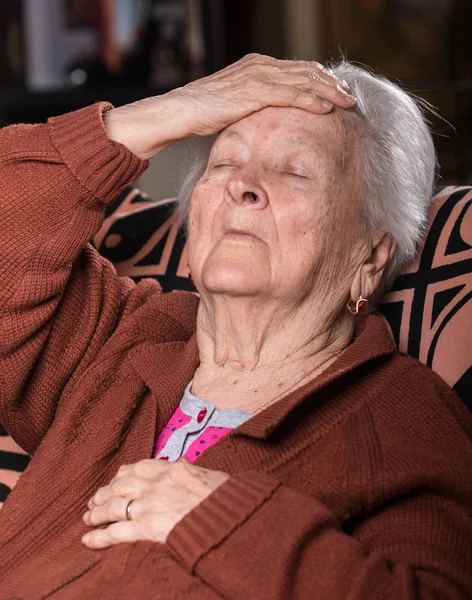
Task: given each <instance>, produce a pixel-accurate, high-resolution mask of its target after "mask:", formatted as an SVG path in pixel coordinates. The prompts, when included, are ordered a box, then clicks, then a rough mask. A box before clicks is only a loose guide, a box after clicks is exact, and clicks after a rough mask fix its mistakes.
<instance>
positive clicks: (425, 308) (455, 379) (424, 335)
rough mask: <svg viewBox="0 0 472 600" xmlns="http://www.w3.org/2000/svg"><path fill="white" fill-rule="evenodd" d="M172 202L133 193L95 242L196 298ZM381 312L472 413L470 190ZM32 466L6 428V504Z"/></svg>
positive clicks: (1, 450)
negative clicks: (28, 463) (25, 472)
mask: <svg viewBox="0 0 472 600" xmlns="http://www.w3.org/2000/svg"><path fill="white" fill-rule="evenodd" d="M174 203H175V198H171V199H168V200H161V201H153V200H152V199H151V198H149V197H148V196H146V195H145V194H143V193H141V192H140V191H139V190H137V189H136V188H129V189H127V190H125V191H124V192H123V193H122V194H120V196H119V197H118V198H117V199H116V201H115V202H114V204H113V205H112V206H111V207H109V208H108V209H107V212H106V215H105V221H104V223H103V226H102V228H101V229H100V231H99V232H98V234H97V235H96V236H95V238H94V240H93V242H94V244H95V247H96V248H97V249H98V250H99V251H100V252H101V254H102V255H103V256H105V257H106V258H108V259H109V260H110V261H111V262H113V263H114V264H115V267H116V269H117V272H118V274H119V275H127V276H129V277H132V278H133V279H134V280H135V281H139V279H142V278H143V277H155V278H157V279H158V280H159V282H160V284H161V285H162V287H163V289H164V291H166V292H168V291H172V290H188V291H194V287H193V286H192V284H191V283H190V281H189V279H188V253H187V244H186V240H185V237H184V236H183V235H182V233H181V232H180V231H179V226H178V222H177V219H176V216H175V215H174V214H173V213H172V210H173V206H174ZM380 311H381V312H382V313H383V314H384V315H385V317H386V318H387V320H388V322H389V324H390V327H391V329H392V332H393V335H394V337H395V339H396V341H397V344H398V346H399V348H400V350H401V351H402V352H407V353H408V354H410V355H412V356H414V357H416V358H418V359H419V360H420V361H422V362H423V363H425V364H426V365H428V366H429V367H431V368H432V369H433V370H434V371H436V372H437V373H438V374H439V375H440V376H441V377H442V378H443V379H444V380H445V381H446V382H447V383H448V384H449V385H450V386H451V387H453V388H454V389H455V391H456V392H457V393H458V394H459V396H461V398H462V399H463V401H464V402H465V403H466V404H467V405H468V407H469V408H470V409H471V410H472V188H470V187H448V188H444V189H443V190H440V191H439V193H438V194H437V196H436V197H435V199H434V202H433V205H432V210H431V215H430V228H429V233H428V236H427V238H426V241H425V244H424V246H423V247H422V248H421V249H420V251H419V253H418V256H417V258H416V260H415V261H414V262H413V263H412V264H411V265H410V266H409V267H408V268H407V269H405V271H404V272H403V274H401V275H400V276H399V277H398V278H397V279H396V281H395V283H394V285H393V286H392V289H391V291H390V292H389V293H388V294H387V296H386V297H385V299H384V302H383V304H382V305H381V306H380ZM27 462H28V458H27V456H25V454H24V453H23V452H22V451H21V450H20V449H19V448H18V446H16V444H14V442H13V441H12V440H11V438H9V437H8V436H7V435H6V432H3V433H2V430H1V429H0V503H1V502H2V501H3V500H4V499H5V498H6V495H7V494H8V492H9V490H10V488H12V487H13V485H14V484H15V483H16V480H17V479H18V477H19V474H20V473H21V471H23V470H24V468H25V467H26V464H27Z"/></svg>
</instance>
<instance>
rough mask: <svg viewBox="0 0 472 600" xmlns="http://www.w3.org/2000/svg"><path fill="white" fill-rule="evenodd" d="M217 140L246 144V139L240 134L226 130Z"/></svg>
mask: <svg viewBox="0 0 472 600" xmlns="http://www.w3.org/2000/svg"><path fill="white" fill-rule="evenodd" d="M218 139H230V140H236V141H238V142H243V143H246V138H245V137H244V136H243V135H242V134H241V133H239V132H238V131H228V130H227V129H225V130H224V131H222V132H221V133H220V135H219V136H218Z"/></svg>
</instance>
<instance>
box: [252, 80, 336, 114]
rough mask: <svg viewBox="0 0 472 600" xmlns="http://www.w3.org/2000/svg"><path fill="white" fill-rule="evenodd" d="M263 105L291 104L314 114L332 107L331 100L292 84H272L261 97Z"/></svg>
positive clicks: (329, 109) (328, 110) (326, 111)
mask: <svg viewBox="0 0 472 600" xmlns="http://www.w3.org/2000/svg"><path fill="white" fill-rule="evenodd" d="M263 105H264V106H292V107H294V108H301V109H302V110H307V111H309V112H312V113H315V114H319V115H321V114H326V113H329V112H331V110H332V108H333V104H332V102H330V101H329V100H327V99H325V98H322V97H321V96H318V95H316V94H314V93H311V92H308V91H306V90H303V89H301V88H299V87H295V86H292V85H274V86H272V89H271V91H270V93H268V94H266V95H264V97H263Z"/></svg>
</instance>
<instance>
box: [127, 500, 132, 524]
mask: <svg viewBox="0 0 472 600" xmlns="http://www.w3.org/2000/svg"><path fill="white" fill-rule="evenodd" d="M133 502H134V499H132V500H130V501H129V502H128V504H127V505H126V520H127V521H132V520H133V519H132V517H131V505H132V504H133Z"/></svg>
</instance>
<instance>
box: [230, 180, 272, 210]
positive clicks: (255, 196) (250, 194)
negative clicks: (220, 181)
mask: <svg viewBox="0 0 472 600" xmlns="http://www.w3.org/2000/svg"><path fill="white" fill-rule="evenodd" d="M225 192H226V193H225V196H226V200H227V202H229V203H232V204H237V205H238V206H239V207H241V208H247V209H250V210H262V209H264V208H265V207H266V206H267V204H268V197H267V194H266V192H265V190H264V188H263V187H262V186H261V185H260V184H259V183H258V181H257V180H256V177H255V176H254V175H252V174H249V173H247V172H239V173H235V174H234V175H233V176H232V177H231V179H229V180H228V183H227V184H226V190H225Z"/></svg>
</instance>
